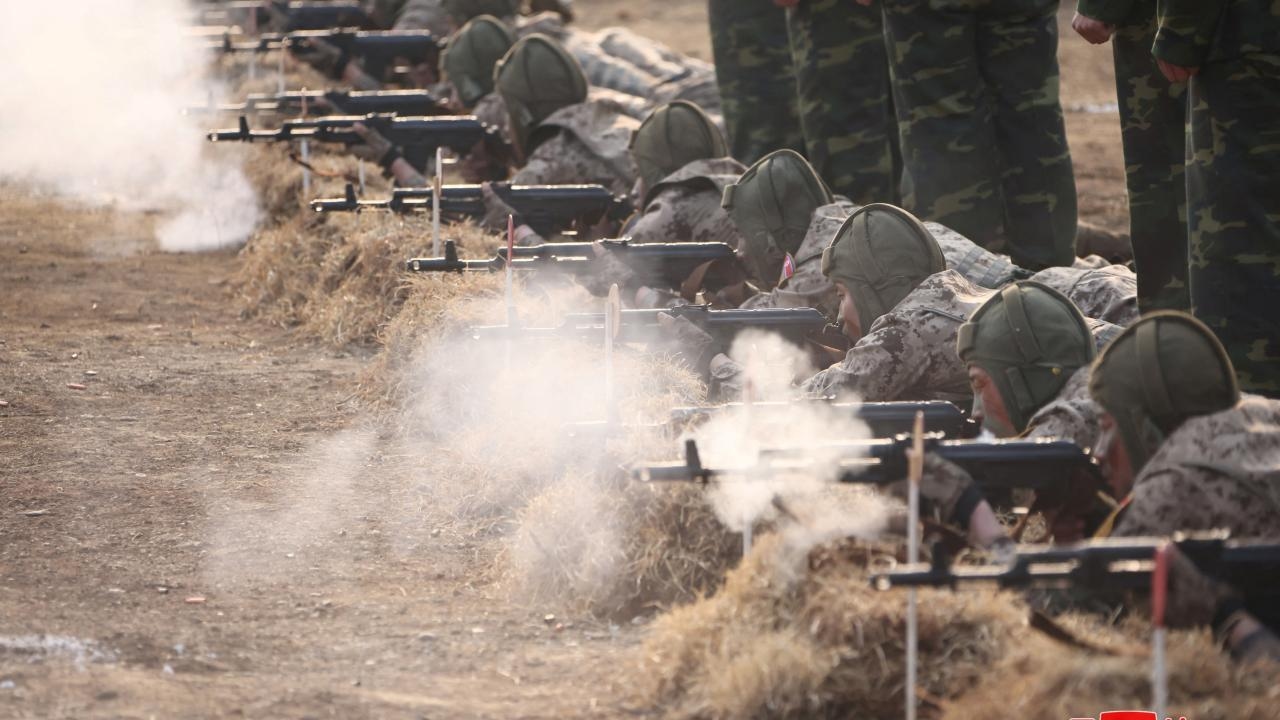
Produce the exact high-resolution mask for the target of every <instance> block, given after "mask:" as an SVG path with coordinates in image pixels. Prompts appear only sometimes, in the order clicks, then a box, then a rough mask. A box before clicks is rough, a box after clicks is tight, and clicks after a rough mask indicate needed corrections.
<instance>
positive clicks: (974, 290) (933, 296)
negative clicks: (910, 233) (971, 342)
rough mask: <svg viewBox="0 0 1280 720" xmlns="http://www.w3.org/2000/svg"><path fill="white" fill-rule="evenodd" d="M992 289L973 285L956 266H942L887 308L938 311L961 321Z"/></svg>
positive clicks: (935, 313) (943, 315) (927, 313)
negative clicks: (894, 304)
mask: <svg viewBox="0 0 1280 720" xmlns="http://www.w3.org/2000/svg"><path fill="white" fill-rule="evenodd" d="M993 292H994V291H993V290H988V289H987V288H983V287H979V286H978V285H975V284H974V283H973V282H972V281H970V280H969V279H968V278H966V277H964V276H963V275H961V274H960V273H958V272H956V271H955V270H943V271H942V272H938V273H934V274H932V275H930V276H929V277H927V278H925V279H924V280H922V281H921V282H920V284H919V285H917V286H916V287H915V289H914V290H912V291H911V292H910V293H908V294H907V296H906V297H905V298H903V299H902V301H901V302H899V303H898V304H897V305H896V306H894V308H893V310H891V311H890V312H891V313H892V312H914V313H923V314H925V315H939V316H942V317H946V318H948V319H950V320H953V321H955V322H957V323H960V322H964V321H965V319H967V318H968V317H969V314H970V313H972V312H973V311H974V310H976V309H978V306H979V305H981V304H982V303H983V302H985V301H986V299H987V298H989V297H991V294H992V293H993Z"/></svg>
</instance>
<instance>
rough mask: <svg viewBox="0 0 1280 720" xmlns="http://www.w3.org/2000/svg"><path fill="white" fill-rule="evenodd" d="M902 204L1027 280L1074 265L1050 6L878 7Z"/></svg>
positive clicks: (982, 0) (933, 0)
mask: <svg viewBox="0 0 1280 720" xmlns="http://www.w3.org/2000/svg"><path fill="white" fill-rule="evenodd" d="M882 3H883V9H884V22H885V35H886V39H887V41H888V43H889V62H890V70H891V73H892V77H893V91H894V95H893V98H894V106H895V110H896V113H897V116H898V124H899V133H900V135H901V143H902V161H903V178H902V195H903V203H904V204H905V205H906V206H907V208H908V209H910V210H911V211H912V212H914V213H915V214H916V215H918V216H920V217H921V218H923V219H926V220H934V221H936V222H940V223H943V224H944V225H947V226H948V227H951V228H953V229H955V230H956V231H957V232H960V233H961V234H963V235H965V236H966V237H969V238H972V239H973V240H975V241H977V242H978V243H979V244H981V245H982V246H984V247H986V248H988V249H991V250H994V251H997V252H1004V253H1006V254H1008V255H1010V256H1011V257H1012V258H1013V260H1014V262H1016V263H1017V264H1018V265H1021V266H1023V267H1026V268H1030V269H1039V268H1043V267H1047V266H1050V265H1070V264H1071V262H1072V259H1073V257H1074V256H1075V235H1076V191H1075V177H1074V173H1073V170H1072V167H1071V153H1070V151H1069V150H1068V148H1067V137H1066V129H1065V126H1064V123H1063V117H1062V106H1061V104H1060V103H1059V102H1058V60H1057V47H1058V20H1057V14H1056V11H1057V7H1058V3H1057V2H1055V1H1053V0H1003V1H1000V0H882Z"/></svg>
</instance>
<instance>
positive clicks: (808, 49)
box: [787, 0, 901, 205]
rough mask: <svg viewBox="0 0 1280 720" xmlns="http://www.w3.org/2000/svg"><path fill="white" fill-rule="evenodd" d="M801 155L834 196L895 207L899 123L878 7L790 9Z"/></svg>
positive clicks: (839, 3) (842, 4)
mask: <svg viewBox="0 0 1280 720" xmlns="http://www.w3.org/2000/svg"><path fill="white" fill-rule="evenodd" d="M787 35H788V37H789V38H790V41H791V62H792V65H793V66H794V68H795V75H796V89H797V91H798V92H799V113H800V129H801V131H802V133H803V135H804V148H805V153H804V154H805V157H806V158H807V159H808V160H809V162H810V164H812V165H813V167H814V169H816V170H817V171H818V174H819V175H821V176H822V179H823V180H825V181H826V183H827V186H828V187H830V188H831V191H832V192H834V193H837V194H839V195H844V196H846V197H848V198H850V199H852V200H854V201H855V202H857V203H858V204H860V205H865V204H867V203H872V202H887V203H897V202H898V176H899V175H900V174H901V158H900V157H899V154H898V120H897V118H896V117H895V116H894V113H893V99H892V92H891V90H890V88H889V58H888V55H887V54H886V52H885V46H884V28H883V25H882V22H881V14H880V8H879V6H878V5H874V6H872V7H864V6H862V5H859V4H857V3H855V2H851V1H850V0H800V2H799V3H797V4H796V5H794V6H792V7H790V8H788V9H787Z"/></svg>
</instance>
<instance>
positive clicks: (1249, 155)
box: [1187, 55, 1280, 397]
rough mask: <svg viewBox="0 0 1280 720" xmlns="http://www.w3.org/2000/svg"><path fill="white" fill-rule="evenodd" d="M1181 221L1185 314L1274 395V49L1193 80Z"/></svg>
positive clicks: (1277, 91) (1279, 341)
mask: <svg viewBox="0 0 1280 720" xmlns="http://www.w3.org/2000/svg"><path fill="white" fill-rule="evenodd" d="M1189 102H1190V106H1191V137H1190V143H1189V144H1190V149H1191V158H1190V161H1189V162H1188V164H1187V224H1188V226H1189V230H1190V250H1191V268H1190V282H1191V306H1192V312H1194V313H1195V315H1196V317H1198V318H1200V319H1201V320H1202V321H1204V323H1205V324H1206V325H1208V326H1209V327H1210V328H1212V329H1213V331H1214V332H1215V333H1216V334H1217V335H1218V338H1219V339H1220V340H1222V344H1223V345H1224V346H1226V348H1227V353H1228V354H1229V355H1230V356H1231V362H1232V363H1234V364H1235V368H1236V375H1237V377H1238V378H1239V379H1240V387H1241V389H1242V390H1246V391H1249V392H1256V393H1262V394H1265V395H1270V396H1272V397H1278V396H1280V312H1278V310H1277V309H1278V308H1280V192H1277V191H1276V187H1277V184H1278V183H1280V121H1278V120H1277V117H1276V108H1277V107H1280V56H1266V55H1245V56H1243V57H1241V58H1235V59H1231V60H1228V61H1226V62H1222V63H1210V64H1207V65H1205V66H1204V67H1202V68H1201V69H1200V74H1199V75H1196V76H1195V77H1194V78H1192V80H1191V89H1190V99H1189Z"/></svg>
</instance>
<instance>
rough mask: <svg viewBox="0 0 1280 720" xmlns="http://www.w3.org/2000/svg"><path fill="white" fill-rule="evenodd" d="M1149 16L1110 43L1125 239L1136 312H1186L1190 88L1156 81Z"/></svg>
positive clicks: (1119, 31)
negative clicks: (1133, 272) (1125, 193)
mask: <svg viewBox="0 0 1280 720" xmlns="http://www.w3.org/2000/svg"><path fill="white" fill-rule="evenodd" d="M1151 5H1152V6H1151V13H1150V17H1147V18H1143V19H1142V20H1141V21H1138V18H1133V19H1134V20H1135V22H1133V23H1132V24H1129V25H1121V26H1120V27H1119V28H1117V29H1116V34H1115V36H1114V37H1113V38H1112V40H1111V46H1112V53H1113V54H1114V56H1115V65H1116V100H1117V102H1118V104H1119V106H1120V134H1121V139H1122V140H1123V141H1124V172H1125V184H1126V185H1127V186H1128V189H1129V238H1130V241H1131V243H1132V244H1133V259H1134V265H1135V266H1136V267H1137V272H1138V306H1139V307H1140V308H1141V309H1142V311H1143V312H1150V311H1152V310H1188V309H1190V307H1191V295H1190V292H1189V291H1188V289H1187V190H1186V178H1185V175H1184V171H1185V168H1186V162H1185V161H1186V155H1187V145H1186V114H1187V86H1186V84H1185V83H1178V84H1171V83H1170V82H1169V81H1168V80H1166V79H1165V78H1164V76H1163V75H1161V74H1160V70H1159V68H1157V67H1156V61H1155V58H1153V57H1152V56H1151V43H1152V42H1153V41H1154V40H1155V30H1156V23H1155V6H1154V3H1152V4H1151Z"/></svg>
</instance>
